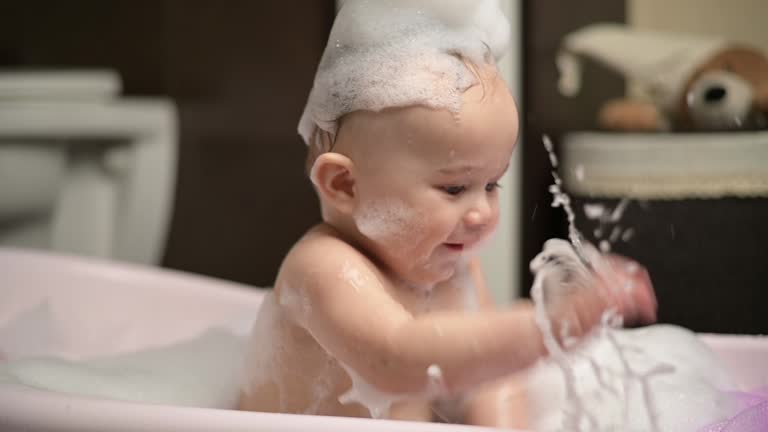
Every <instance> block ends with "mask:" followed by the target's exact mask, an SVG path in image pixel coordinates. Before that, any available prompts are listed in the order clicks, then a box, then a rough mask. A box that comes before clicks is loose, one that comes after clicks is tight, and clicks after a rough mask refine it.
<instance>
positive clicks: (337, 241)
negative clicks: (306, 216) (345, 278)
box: [281, 224, 375, 279]
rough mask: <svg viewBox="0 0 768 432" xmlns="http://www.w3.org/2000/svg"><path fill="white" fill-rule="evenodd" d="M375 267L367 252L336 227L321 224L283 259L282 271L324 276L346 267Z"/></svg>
mask: <svg viewBox="0 0 768 432" xmlns="http://www.w3.org/2000/svg"><path fill="white" fill-rule="evenodd" d="M350 266H353V267H355V268H360V269H364V268H368V269H372V268H374V267H375V266H374V265H373V263H372V262H371V261H370V260H369V259H368V258H367V257H366V256H365V254H364V253H363V252H362V251H360V250H358V249H357V248H355V247H354V246H353V245H351V244H349V243H348V242H346V241H344V239H343V238H342V237H341V235H340V234H339V233H338V231H336V230H335V229H334V228H333V227H330V226H328V225H324V224H321V225H318V226H316V227H314V228H312V229H311V230H309V231H308V232H307V233H306V234H305V235H304V236H303V237H302V238H301V239H300V240H299V241H298V242H297V243H296V244H295V245H294V247H293V248H292V249H291V251H290V252H289V253H288V255H287V256H286V258H285V260H284V261H283V265H282V268H281V273H286V274H288V275H293V276H294V277H292V279H294V278H295V276H296V275H302V276H304V277H307V276H311V277H313V278H322V277H323V276H324V275H338V274H339V272H340V271H342V270H343V269H344V268H348V267H350Z"/></svg>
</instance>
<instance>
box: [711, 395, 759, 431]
mask: <svg viewBox="0 0 768 432" xmlns="http://www.w3.org/2000/svg"><path fill="white" fill-rule="evenodd" d="M730 394H731V395H732V396H733V397H734V398H735V399H736V400H737V401H738V403H739V407H740V411H739V413H738V414H736V415H735V416H734V417H732V418H730V419H728V420H723V421H720V422H717V423H715V424H712V425H709V426H707V427H705V428H704V429H701V430H700V431H699V432H768V387H763V388H760V389H757V390H753V391H750V392H747V393H744V392H732V393H730Z"/></svg>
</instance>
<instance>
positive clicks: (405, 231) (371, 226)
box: [354, 198, 425, 244]
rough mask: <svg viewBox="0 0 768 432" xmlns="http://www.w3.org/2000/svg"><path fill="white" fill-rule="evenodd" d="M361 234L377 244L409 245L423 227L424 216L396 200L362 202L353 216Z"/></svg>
mask: <svg viewBox="0 0 768 432" xmlns="http://www.w3.org/2000/svg"><path fill="white" fill-rule="evenodd" d="M354 220H355V224H356V225H357V229H358V230H359V231H360V233H361V234H363V235H365V236H366V237H368V238H370V239H371V240H374V241H377V242H391V241H393V240H394V241H396V242H397V243H399V244H407V243H409V242H408V240H409V239H413V238H414V237H413V235H414V234H415V233H418V232H420V231H421V230H422V229H423V227H424V225H425V224H424V215H423V214H421V213H420V212H418V211H417V210H415V209H413V208H412V207H409V206H408V205H407V204H406V203H404V202H403V201H401V200H399V199H396V198H385V199H375V200H369V201H364V202H362V203H361V206H360V210H359V211H358V212H356V213H355V215H354Z"/></svg>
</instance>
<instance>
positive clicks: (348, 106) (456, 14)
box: [299, 0, 509, 144]
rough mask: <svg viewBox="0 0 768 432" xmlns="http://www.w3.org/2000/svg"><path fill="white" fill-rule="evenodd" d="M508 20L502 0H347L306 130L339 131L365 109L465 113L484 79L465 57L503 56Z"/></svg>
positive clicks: (306, 133)
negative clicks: (466, 97) (464, 100)
mask: <svg viewBox="0 0 768 432" xmlns="http://www.w3.org/2000/svg"><path fill="white" fill-rule="evenodd" d="M508 40H509V23H508V21H507V19H506V17H505V16H504V14H503V12H502V11H501V9H500V6H499V1H498V0H346V1H344V3H343V5H342V8H341V11H340V12H339V14H338V16H337V17H336V21H335V23H334V26H333V29H332V30H331V35H330V37H329V39H328V44H327V46H326V48H325V52H324V54H323V58H322V60H321V61H320V65H319V67H318V70H317V75H316V76H315V81H314V86H313V88H312V91H311V92H310V95H309V100H308V102H307V105H306V108H305V110H304V114H303V115H302V118H301V121H300V123H299V133H300V134H301V136H302V137H303V138H304V142H305V143H307V144H309V143H310V142H311V138H312V137H313V135H315V134H316V133H318V132H319V131H325V132H327V133H329V134H331V135H333V134H335V133H336V129H337V126H338V125H337V120H338V119H339V118H341V117H342V116H344V115H345V114H348V113H351V112H354V111H359V110H367V111H380V110H382V109H385V108H392V107H405V106H412V105H424V106H428V107H432V108H442V109H448V110H450V111H453V112H458V111H459V110H460V108H461V95H462V93H463V92H464V91H465V90H466V89H468V88H469V87H471V86H473V85H474V84H476V83H477V78H476V76H475V74H474V73H473V72H472V71H471V70H470V69H469V68H468V67H467V65H466V62H469V63H471V64H474V65H482V64H485V63H491V62H493V61H494V59H498V58H499V57H501V55H502V54H503V52H504V50H505V49H506V46H507V41H508Z"/></svg>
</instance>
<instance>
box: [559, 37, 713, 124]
mask: <svg viewBox="0 0 768 432" xmlns="http://www.w3.org/2000/svg"><path fill="white" fill-rule="evenodd" d="M726 45H727V41H726V40H725V39H724V38H719V37H712V36H697V35H683V34H673V33H662V32H654V31H647V30H636V29H631V28H629V27H627V26H626V25H622V24H594V25H591V26H587V27H584V28H581V29H579V30H577V31H575V32H573V33H570V34H568V35H567V36H566V37H565V38H564V39H563V41H562V44H561V46H560V51H559V53H558V55H557V66H558V69H559V71H560V82H559V84H558V85H559V89H560V92H561V93H562V94H563V95H565V96H574V95H576V94H577V93H578V92H579V90H580V87H581V58H582V57H585V58H590V59H592V60H595V61H597V62H599V63H601V64H603V65H605V66H607V67H609V68H612V69H614V70H616V71H617V72H619V73H621V74H623V75H624V76H625V77H626V78H627V79H628V80H631V81H633V84H636V85H639V86H641V88H644V89H645V91H646V92H647V94H649V95H650V97H651V98H652V99H653V101H654V102H655V103H657V104H659V105H660V106H661V107H662V108H663V109H666V110H667V111H673V110H674V109H675V107H676V106H677V104H678V103H679V101H680V98H681V97H682V92H683V91H684V90H685V85H686V83H687V81H688V79H689V78H690V76H691V74H692V73H693V72H694V71H695V70H696V68H698V67H699V66H700V65H701V64H702V63H704V62H705V61H707V60H708V59H710V58H711V57H712V56H714V55H715V54H716V53H717V52H718V51H720V50H722V49H723V48H724V47H725V46H726Z"/></svg>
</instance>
